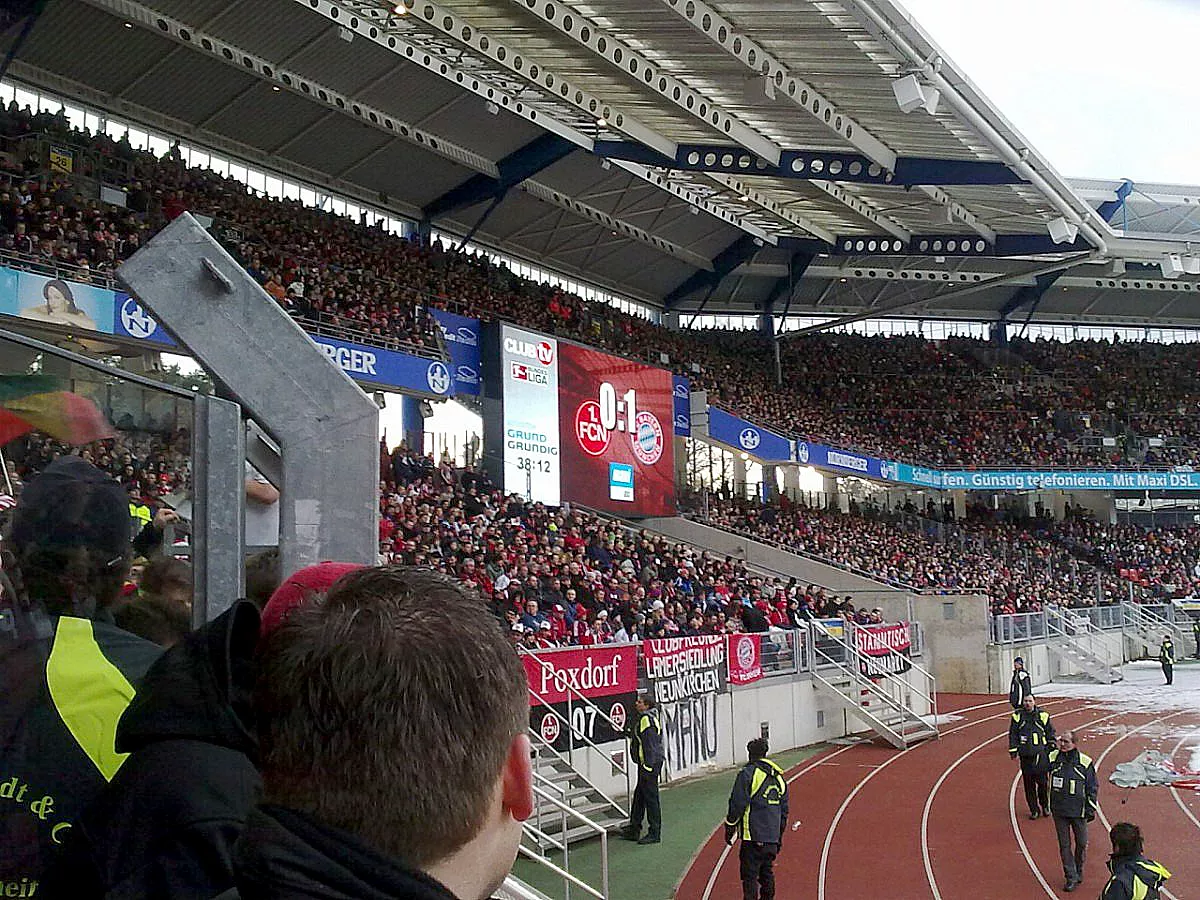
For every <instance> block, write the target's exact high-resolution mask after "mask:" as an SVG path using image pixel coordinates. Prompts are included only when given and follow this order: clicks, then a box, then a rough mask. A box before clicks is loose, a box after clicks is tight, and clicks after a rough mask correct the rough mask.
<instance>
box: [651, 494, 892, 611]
mask: <svg viewBox="0 0 1200 900" xmlns="http://www.w3.org/2000/svg"><path fill="white" fill-rule="evenodd" d="M634 527H641V528H645V529H646V530H647V531H653V532H657V533H659V534H664V535H666V536H667V537H670V538H674V539H675V540H677V541H684V542H686V543H689V544H696V545H698V546H701V547H707V548H708V549H710V550H712V551H713V552H714V553H720V554H722V555H724V556H734V557H737V558H738V559H742V560H745V561H746V563H747V564H749V565H753V566H758V567H760V568H763V569H769V570H770V571H772V572H778V573H779V574H781V575H787V576H789V577H794V578H796V579H797V580H798V581H802V582H804V583H805V584H819V585H821V586H822V587H826V588H829V589H830V590H832V591H836V592H838V593H847V592H851V591H853V592H855V603H854V605H855V606H864V605H869V606H879V605H880V602H879V601H880V600H883V599H884V598H887V597H895V596H896V595H901V596H904V595H905V593H904V591H901V590H898V589H896V588H890V587H888V586H887V585H884V584H881V583H880V582H878V581H872V580H871V579H869V578H863V577H861V576H859V575H855V574H853V573H852V572H847V571H845V570H844V569H839V568H837V567H836V566H827V565H825V564H824V563H819V562H816V561H815V560H812V559H809V558H808V557H805V556H798V555H797V554H795V553H788V552H787V551H785V550H778V549H776V548H775V547H772V546H770V545H768V544H761V543H759V542H758V541H754V540H750V539H749V538H747V537H744V536H743V535H740V534H731V533H729V532H728V531H722V530H721V529H719V528H712V527H711V526H708V525H702V524H701V523H699V522H693V521H692V520H691V519H685V518H683V517H682V516H672V517H670V518H662V519H644V520H643V521H641V522H639V523H636V525H635V526H634ZM859 592H863V598H864V599H863V600H862V601H861V602H860V601H859V599H858V593H859ZM868 601H870V602H869V603H868Z"/></svg>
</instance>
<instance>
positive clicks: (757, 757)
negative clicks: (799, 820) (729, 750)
mask: <svg viewBox="0 0 1200 900" xmlns="http://www.w3.org/2000/svg"><path fill="white" fill-rule="evenodd" d="M767 749H768V747H767V740H766V738H755V739H754V740H752V741H750V742H749V743H748V744H746V752H747V754H748V755H749V756H750V762H749V763H747V764H746V766H745V768H743V769H742V771H740V772H739V773H738V776H737V778H736V779H735V780H734V782H733V790H732V791H731V792H730V794H729V813H728V815H726V816H725V843H726V844H729V845H730V846H732V845H733V839H734V838H735V837H740V838H741V839H742V846H741V849H740V850H739V851H738V860H739V862H740V863H741V867H740V868H741V877H742V898H743V900H773V898H774V897H775V857H776V856H778V855H779V848H780V845H782V844H783V833H784V831H786V830H787V817H788V789H787V781H786V780H784V777H783V770H782V769H780V768H779V766H777V765H775V763H773V762H771V760H769V759H767Z"/></svg>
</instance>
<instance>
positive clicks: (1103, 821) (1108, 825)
mask: <svg viewBox="0 0 1200 900" xmlns="http://www.w3.org/2000/svg"><path fill="white" fill-rule="evenodd" d="M1185 712H1192V710H1177V711H1175V712H1173V713H1168V714H1167V715H1165V716H1159V717H1158V718H1157V719H1151V720H1150V721H1149V722H1144V723H1143V724H1141V725H1139V726H1138V727H1137V728H1134V729H1131V730H1130V731H1127V732H1125V734H1123V735H1121V736H1120V737H1118V738H1116V739H1114V740H1113V742H1112V743H1111V744H1109V745H1108V746H1107V747H1105V748H1104V752H1103V753H1101V754H1100V758H1099V759H1097V760H1096V772H1097V773H1099V771H1100V764H1101V763H1103V762H1104V759H1105V757H1106V756H1108V754H1109V753H1111V752H1112V750H1113V748H1114V747H1116V746H1117V744H1119V743H1121V741H1123V740H1125V739H1126V738H1128V737H1130V736H1131V735H1135V734H1137V733H1138V732H1139V731H1141V730H1142V729H1143V728H1149V727H1150V726H1151V725H1156V724H1158V723H1159V722H1161V721H1163V720H1164V719H1173V718H1175V717H1176V716H1182V715H1183V714H1184V713H1185ZM1096 805H1097V807H1098V809H1097V812H1098V813H1099V814H1100V823H1101V824H1102V825H1103V826H1104V830H1105V832H1107V831H1109V829H1111V828H1112V824H1111V823H1110V822H1109V821H1108V816H1106V815H1105V814H1104V804H1102V803H1099V802H1097V804H1096ZM1159 893H1160V894H1162V895H1163V896H1164V897H1166V898H1167V900H1179V898H1178V897H1176V896H1175V895H1174V894H1172V893H1171V892H1170V891H1169V890H1167V888H1166V887H1165V886H1164V887H1162V888H1159Z"/></svg>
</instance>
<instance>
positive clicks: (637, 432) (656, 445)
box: [632, 410, 663, 466]
mask: <svg viewBox="0 0 1200 900" xmlns="http://www.w3.org/2000/svg"><path fill="white" fill-rule="evenodd" d="M633 424H634V429H633V435H632V437H633V455H634V456H636V457H637V458H638V459H639V460H640V461H641V462H642V463H643V464H644V465H647V466H652V465H654V464H655V463H656V462H658V460H659V457H661V456H662V452H663V430H662V426H661V425H659V424H658V417H657V416H655V415H654V413H652V412H646V411H645V410H643V411H642V412H640V413H638V414H637V418H636V419H635V420H634V423H633Z"/></svg>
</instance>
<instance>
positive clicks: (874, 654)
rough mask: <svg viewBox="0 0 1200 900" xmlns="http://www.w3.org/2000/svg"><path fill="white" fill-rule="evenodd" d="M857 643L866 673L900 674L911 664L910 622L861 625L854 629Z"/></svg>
mask: <svg viewBox="0 0 1200 900" xmlns="http://www.w3.org/2000/svg"><path fill="white" fill-rule="evenodd" d="M854 644H855V647H857V649H858V653H859V657H860V667H861V669H862V673H863V674H864V675H867V676H877V675H884V674H891V675H899V674H901V673H903V672H907V671H908V670H909V669H911V668H912V662H911V660H910V659H909V654H910V652H911V651H912V637H911V635H910V630H909V626H908V623H907V622H896V623H894V624H891V625H860V626H858V627H856V628H855V629H854Z"/></svg>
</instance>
